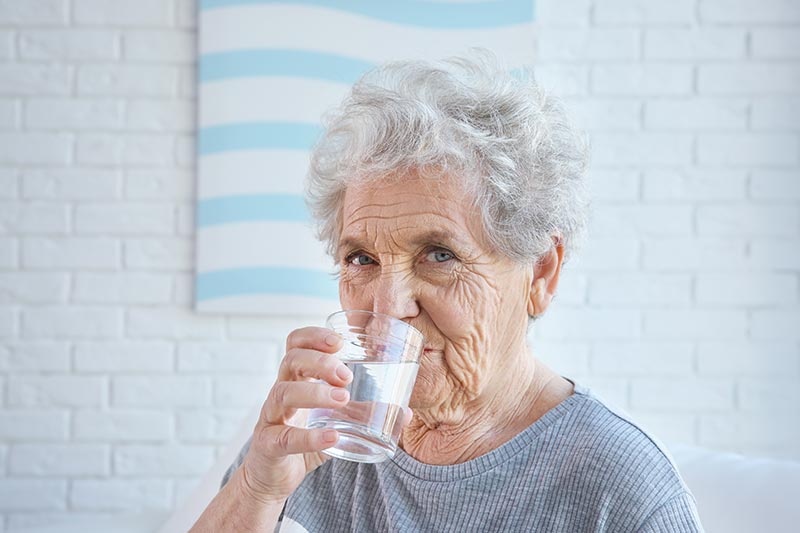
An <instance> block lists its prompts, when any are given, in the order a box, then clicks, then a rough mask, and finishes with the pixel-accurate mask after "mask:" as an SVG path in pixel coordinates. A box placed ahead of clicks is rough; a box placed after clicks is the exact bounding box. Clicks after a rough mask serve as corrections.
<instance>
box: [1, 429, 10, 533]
mask: <svg viewBox="0 0 800 533" xmlns="http://www.w3.org/2000/svg"><path fill="white" fill-rule="evenodd" d="M6 457H8V446H6V445H5V444H3V445H2V446H0V478H4V477H6V471H7V469H6V461H7V460H6ZM0 531H3V529H2V528H0Z"/></svg>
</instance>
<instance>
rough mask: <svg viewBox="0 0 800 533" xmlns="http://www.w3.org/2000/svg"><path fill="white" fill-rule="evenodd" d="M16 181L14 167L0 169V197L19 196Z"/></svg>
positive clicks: (17, 179) (17, 178) (16, 175)
mask: <svg viewBox="0 0 800 533" xmlns="http://www.w3.org/2000/svg"><path fill="white" fill-rule="evenodd" d="M18 182H19V177H18V174H17V171H16V169H11V168H9V169H0V198H11V199H14V198H17V197H18V196H19V192H18V190H19V186H18Z"/></svg>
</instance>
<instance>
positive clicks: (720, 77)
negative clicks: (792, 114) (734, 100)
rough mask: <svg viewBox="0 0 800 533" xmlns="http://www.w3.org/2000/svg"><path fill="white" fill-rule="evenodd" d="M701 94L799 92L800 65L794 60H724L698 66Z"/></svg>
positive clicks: (698, 82)
mask: <svg viewBox="0 0 800 533" xmlns="http://www.w3.org/2000/svg"><path fill="white" fill-rule="evenodd" d="M697 86H698V92H699V93H700V94H737V95H745V96H754V95H759V94H767V95H772V94H790V95H791V94H796V93H797V92H798V91H800V66H798V65H796V64H793V63H787V64H783V63H774V62H770V63H750V62H749V63H721V64H708V65H700V66H698V67H697Z"/></svg>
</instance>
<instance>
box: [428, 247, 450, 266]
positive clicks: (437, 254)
mask: <svg viewBox="0 0 800 533" xmlns="http://www.w3.org/2000/svg"><path fill="white" fill-rule="evenodd" d="M425 258H426V259H427V260H428V261H433V262H434V263H445V262H447V261H450V260H451V259H454V258H455V256H454V255H453V254H452V253H451V252H448V251H447V250H442V249H437V250H432V251H430V252H428V255H426V256H425Z"/></svg>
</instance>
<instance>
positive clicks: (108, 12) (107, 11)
mask: <svg viewBox="0 0 800 533" xmlns="http://www.w3.org/2000/svg"><path fill="white" fill-rule="evenodd" d="M172 4H173V2H163V1H162V0H140V1H138V2H136V3H135V4H131V3H130V2H127V1H126V0H75V1H74V17H75V22H77V23H79V24H96V25H102V26H169V25H170V24H171V22H172Z"/></svg>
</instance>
